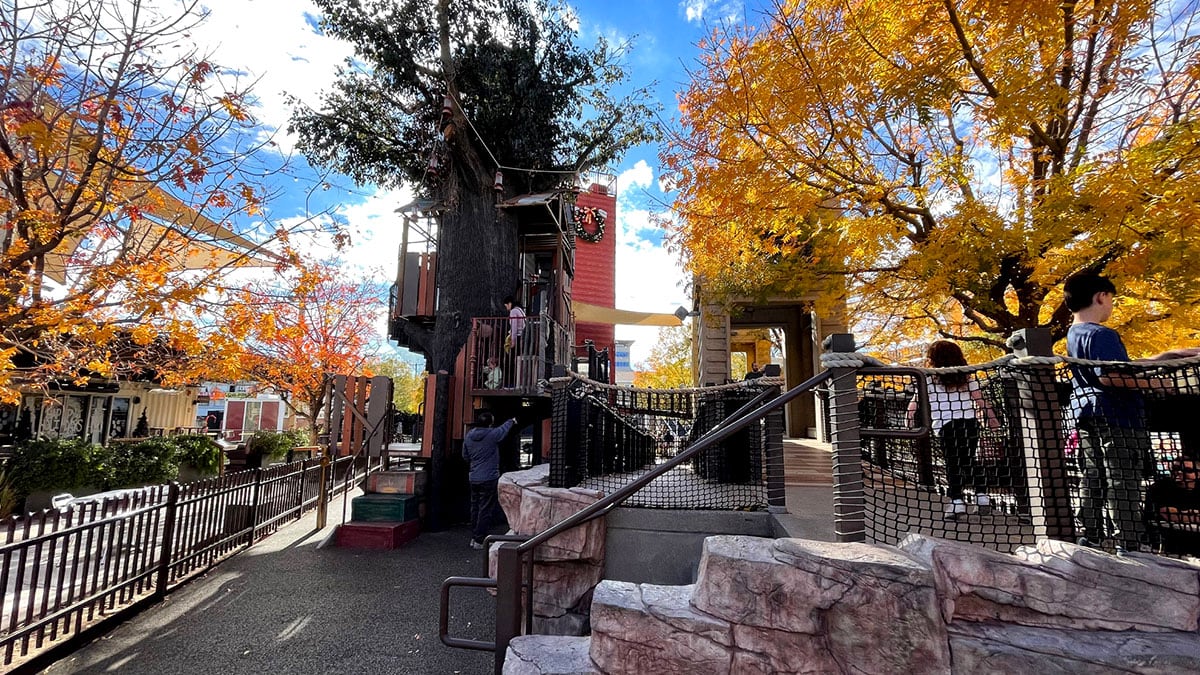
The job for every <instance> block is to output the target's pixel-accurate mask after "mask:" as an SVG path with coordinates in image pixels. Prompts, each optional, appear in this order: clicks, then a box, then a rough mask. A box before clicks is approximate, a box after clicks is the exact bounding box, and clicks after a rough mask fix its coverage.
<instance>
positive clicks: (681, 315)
mask: <svg viewBox="0 0 1200 675" xmlns="http://www.w3.org/2000/svg"><path fill="white" fill-rule="evenodd" d="M674 314H675V318H676V319H679V322H680V323H683V320H684V319H686V318H688V317H689V316H700V310H698V309H697V310H692V311H690V312H689V311H687V308H685V307H679V308H677V309H676V310H675V312H674Z"/></svg>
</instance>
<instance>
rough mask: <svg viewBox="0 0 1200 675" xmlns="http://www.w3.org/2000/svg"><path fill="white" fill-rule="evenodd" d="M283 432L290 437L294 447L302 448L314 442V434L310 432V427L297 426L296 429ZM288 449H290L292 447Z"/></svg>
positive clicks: (289, 439)
mask: <svg viewBox="0 0 1200 675" xmlns="http://www.w3.org/2000/svg"><path fill="white" fill-rule="evenodd" d="M283 434H284V435H285V436H287V437H288V441H289V442H290V443H291V444H292V448H302V447H305V446H308V445H312V444H313V438H312V434H310V433H308V429H302V428H300V427H297V428H295V429H288V430H287V431H285V432H283ZM288 449H289V450H290V449H291V448H288Z"/></svg>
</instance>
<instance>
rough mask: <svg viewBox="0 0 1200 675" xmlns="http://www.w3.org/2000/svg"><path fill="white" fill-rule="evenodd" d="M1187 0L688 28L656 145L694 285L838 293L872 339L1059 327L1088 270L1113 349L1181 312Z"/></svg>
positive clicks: (845, 1) (1196, 157)
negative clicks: (1111, 301)
mask: <svg viewBox="0 0 1200 675" xmlns="http://www.w3.org/2000/svg"><path fill="white" fill-rule="evenodd" d="M1196 20H1197V5H1196V3H1194V2H1173V1H1172V2H1165V1H1160V2H1155V1H1153V0H1136V1H1122V2H1116V1H1101V0H1097V1H1093V2H1082V1H1075V0H1064V1H1062V2H1011V1H1009V0H963V1H958V2H950V1H949V0H913V1H910V2H899V3H897V2H894V1H893V0H806V1H805V2H793V1H781V2H777V3H774V4H773V6H772V8H771V10H770V11H769V12H768V13H766V14H764V15H763V16H762V21H761V24H760V25H759V26H756V27H752V28H742V29H733V28H731V29H723V30H718V31H716V32H714V34H713V35H712V36H711V38H710V39H708V40H707V41H705V42H704V43H703V45H702V47H703V57H702V59H701V63H700V67H699V68H697V69H696V70H695V71H694V72H693V73H692V81H691V83H690V85H689V86H688V88H687V90H686V91H685V92H684V93H683V94H682V96H681V101H680V110H681V116H682V117H681V122H682V124H681V129H680V130H679V132H678V135H677V136H676V137H675V138H674V139H672V141H671V142H670V143H669V144H668V146H667V147H666V148H665V150H664V152H663V159H664V163H665V164H666V166H667V167H668V169H667V174H668V176H667V177H668V179H670V180H672V181H673V182H674V185H675V186H676V187H677V188H678V193H677V194H678V198H677V201H676V203H675V207H676V210H677V212H678V213H679V214H680V216H681V218H680V219H679V224H678V225H677V226H675V227H674V229H673V232H672V241H673V243H674V245H676V246H678V247H679V248H680V249H681V251H682V252H683V255H684V257H685V259H686V261H687V264H688V266H689V267H690V269H691V270H692V271H693V272H695V273H696V274H698V275H699V276H700V277H701V278H703V279H704V280H705V284H706V286H705V287H706V289H716V290H718V291H720V292H721V293H724V294H727V295H759V294H761V295H772V294H777V293H791V294H797V295H803V294H806V293H808V292H811V291H813V290H818V289H823V293H824V294H825V295H824V296H823V300H825V301H827V302H830V303H836V302H837V301H839V300H840V299H844V300H845V301H846V303H847V306H848V307H849V308H850V310H851V312H852V313H853V314H854V316H853V317H851V318H852V319H853V321H854V322H855V323H856V324H857V325H858V326H860V327H868V328H871V329H873V330H874V334H873V335H870V336H866V337H867V341H869V342H874V343H875V344H878V345H881V346H886V345H888V344H899V343H905V342H912V341H913V340H916V341H918V342H920V341H923V340H925V339H928V338H929V337H930V336H931V335H932V334H940V335H943V336H950V337H958V338H960V339H964V340H968V341H976V342H977V343H978V344H980V345H990V346H991V348H993V349H994V348H995V347H998V346H1000V345H1002V344H1003V341H1004V339H1005V337H1006V336H1008V335H1009V334H1011V333H1012V332H1013V331H1014V330H1017V329H1020V328H1025V327H1034V326H1041V327H1047V328H1049V329H1050V331H1051V333H1052V334H1053V335H1054V336H1055V337H1056V338H1061V337H1063V336H1064V335H1065V331H1066V327H1067V325H1068V323H1069V319H1070V317H1069V314H1068V313H1067V312H1066V311H1065V309H1064V308H1063V307H1062V306H1061V302H1060V300H1061V292H1060V288H1061V283H1062V281H1063V279H1064V278H1065V277H1066V276H1068V275H1070V274H1072V273H1075V272H1081V271H1092V272H1100V273H1105V274H1108V275H1110V276H1112V277H1113V278H1114V280H1115V281H1116V284H1117V286H1118V287H1119V288H1120V289H1121V292H1122V295H1124V296H1126V297H1127V298H1128V301H1127V302H1125V303H1123V304H1122V305H1121V306H1120V307H1118V310H1117V314H1116V316H1115V317H1114V320H1115V323H1116V327H1117V328H1118V329H1119V330H1121V331H1122V333H1124V334H1125V335H1126V338H1127V341H1128V342H1129V343H1130V344H1131V351H1134V352H1151V351H1154V350H1157V349H1159V348H1162V347H1165V346H1167V345H1171V344H1178V343H1189V342H1191V343H1195V341H1196V339H1197V337H1198V336H1197V328H1196V327H1197V326H1200V284H1198V283H1197V270H1200V227H1198V224H1200V126H1198V122H1200V120H1198V119H1197V104H1198V103H1200V80H1198V76H1200V41H1198V40H1196V37H1195V36H1196V29H1197V27H1198V26H1197V24H1196Z"/></svg>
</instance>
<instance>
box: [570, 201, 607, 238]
mask: <svg viewBox="0 0 1200 675" xmlns="http://www.w3.org/2000/svg"><path fill="white" fill-rule="evenodd" d="M607 217H608V214H607V213H605V212H604V209H596V208H592V207H589V206H576V207H575V235H576V236H578V237H579V238H580V239H582V240H584V241H586V242H590V243H593V244H594V243H596V242H598V241H600V240H601V239H603V238H604V221H605V219H606V218H607Z"/></svg>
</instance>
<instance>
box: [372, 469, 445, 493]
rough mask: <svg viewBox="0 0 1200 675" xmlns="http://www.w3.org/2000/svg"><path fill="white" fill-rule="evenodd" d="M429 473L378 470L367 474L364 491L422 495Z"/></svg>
mask: <svg viewBox="0 0 1200 675" xmlns="http://www.w3.org/2000/svg"><path fill="white" fill-rule="evenodd" d="M428 475H429V474H427V473H426V472H424V471H377V472H375V473H373V474H371V475H369V476H367V480H366V481H365V483H364V485H363V492H366V493H368V494H389V495H416V496H418V497H420V496H421V495H424V494H425V482H426V478H427V477H428Z"/></svg>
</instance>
